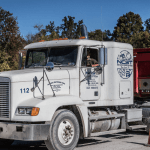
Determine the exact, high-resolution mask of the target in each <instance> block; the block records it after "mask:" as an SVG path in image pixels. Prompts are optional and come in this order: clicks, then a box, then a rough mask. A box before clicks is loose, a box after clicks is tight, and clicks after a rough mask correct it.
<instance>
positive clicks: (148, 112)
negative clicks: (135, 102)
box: [142, 108, 150, 133]
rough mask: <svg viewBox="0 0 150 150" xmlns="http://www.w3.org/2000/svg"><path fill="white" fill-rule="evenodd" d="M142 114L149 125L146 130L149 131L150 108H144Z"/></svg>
mask: <svg viewBox="0 0 150 150" xmlns="http://www.w3.org/2000/svg"><path fill="white" fill-rule="evenodd" d="M142 115H143V119H142V120H143V123H144V124H145V125H147V128H146V132H147V133H149V129H150V125H149V123H148V122H149V121H150V108H142Z"/></svg>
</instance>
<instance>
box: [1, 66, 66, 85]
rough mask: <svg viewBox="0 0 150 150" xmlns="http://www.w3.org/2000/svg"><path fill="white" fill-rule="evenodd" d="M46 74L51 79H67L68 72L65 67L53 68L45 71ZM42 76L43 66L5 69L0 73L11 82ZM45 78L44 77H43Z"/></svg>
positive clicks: (27, 80) (26, 80) (30, 79)
mask: <svg viewBox="0 0 150 150" xmlns="http://www.w3.org/2000/svg"><path fill="white" fill-rule="evenodd" d="M46 73H47V76H48V78H49V79H52V80H58V79H59V80H60V79H69V73H68V71H67V70H66V69H63V68H62V69H60V68H55V69H54V70H53V71H51V72H47V71H46ZM42 76H43V68H35V69H34V68H32V69H23V70H14V71H5V72H1V73H0V77H8V78H10V80H11V82H12V83H13V82H31V81H33V78H35V77H36V78H37V79H40V78H41V77H42ZM45 80H46V77H45Z"/></svg>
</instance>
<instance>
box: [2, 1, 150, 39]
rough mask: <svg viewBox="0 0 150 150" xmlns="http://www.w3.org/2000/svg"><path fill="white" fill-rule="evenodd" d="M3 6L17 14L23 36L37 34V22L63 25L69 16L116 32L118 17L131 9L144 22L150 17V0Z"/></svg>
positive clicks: (5, 3) (89, 26) (91, 26)
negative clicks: (35, 27)
mask: <svg viewBox="0 0 150 150" xmlns="http://www.w3.org/2000/svg"><path fill="white" fill-rule="evenodd" d="M0 7H2V8H3V9H4V10H7V11H9V12H11V13H13V16H14V17H17V22H18V26H19V29H20V33H21V35H22V36H23V37H24V38H25V37H26V35H27V34H31V33H32V34H35V33H37V32H38V31H37V29H34V27H33V26H34V25H36V24H38V25H43V26H44V27H45V26H46V25H48V24H49V22H50V21H54V23H55V25H56V26H60V24H62V23H63V22H62V19H63V18H64V17H65V16H72V17H75V22H78V21H79V20H82V19H83V22H84V24H85V25H86V26H87V30H88V31H94V30H96V29H101V30H103V31H104V30H110V31H111V32H113V30H114V27H115V26H116V24H117V20H118V19H119V17H120V16H122V15H123V14H126V13H128V12H129V11H132V12H134V13H135V14H139V15H140V16H141V18H142V21H143V22H144V21H146V19H148V18H150V8H149V7H150V0H0Z"/></svg>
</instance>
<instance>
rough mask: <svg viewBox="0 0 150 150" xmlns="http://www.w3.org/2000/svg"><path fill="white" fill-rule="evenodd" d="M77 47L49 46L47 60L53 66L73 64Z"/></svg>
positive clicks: (74, 63)
mask: <svg viewBox="0 0 150 150" xmlns="http://www.w3.org/2000/svg"><path fill="white" fill-rule="evenodd" d="M77 52H78V47H55V48H51V50H50V53H49V56H48V61H49V62H53V63H54V65H55V66H57V65H58V66H75V65H76V60H77Z"/></svg>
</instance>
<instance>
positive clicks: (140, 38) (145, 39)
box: [130, 31, 150, 48]
mask: <svg viewBox="0 0 150 150" xmlns="http://www.w3.org/2000/svg"><path fill="white" fill-rule="evenodd" d="M130 42H131V43H133V47H134V48H148V47H150V33H149V32H148V31H141V32H139V33H135V34H134V35H133V36H132V37H131V39H130Z"/></svg>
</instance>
